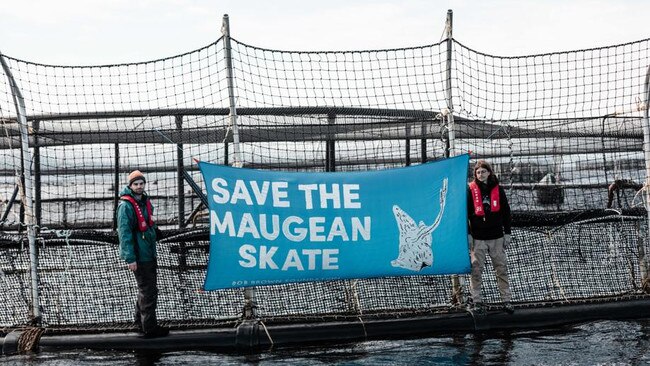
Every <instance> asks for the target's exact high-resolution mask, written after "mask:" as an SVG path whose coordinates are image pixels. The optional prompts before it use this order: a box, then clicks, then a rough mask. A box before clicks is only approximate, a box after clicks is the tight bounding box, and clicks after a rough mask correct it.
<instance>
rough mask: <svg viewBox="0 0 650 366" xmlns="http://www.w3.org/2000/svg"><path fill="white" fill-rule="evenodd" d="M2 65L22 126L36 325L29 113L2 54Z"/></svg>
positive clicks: (38, 312) (37, 307) (37, 300)
mask: <svg viewBox="0 0 650 366" xmlns="http://www.w3.org/2000/svg"><path fill="white" fill-rule="evenodd" d="M0 63H2V68H3V69H4V71H5V74H6V75H7V78H8V79H9V85H10V87H11V94H12V97H13V99H14V106H15V108H16V117H17V121H18V124H19V125H20V142H21V151H22V157H23V161H22V162H23V165H24V170H23V172H22V176H23V177H24V181H25V183H24V189H23V201H24V206H25V225H26V226H27V239H28V241H29V262H30V275H31V286H32V317H33V319H32V321H33V322H34V323H35V324H40V322H41V306H40V296H39V291H38V255H37V253H36V250H37V248H36V228H35V220H34V200H33V187H32V179H33V178H32V153H31V151H30V150H29V132H28V129H27V113H26V110H25V100H24V99H23V95H22V93H21V92H20V89H19V88H18V85H17V84H16V81H15V80H14V77H13V75H12V74H11V70H10V69H9V66H8V65H7V62H6V61H5V58H4V56H3V55H2V54H1V53H0Z"/></svg>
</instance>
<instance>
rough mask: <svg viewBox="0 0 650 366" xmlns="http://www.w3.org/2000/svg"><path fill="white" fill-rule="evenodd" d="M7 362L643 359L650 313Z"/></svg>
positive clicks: (647, 354) (5, 360) (649, 346)
mask: <svg viewBox="0 0 650 366" xmlns="http://www.w3.org/2000/svg"><path fill="white" fill-rule="evenodd" d="M0 363H2V364H8V365H12V364H13V365H23V364H28V365H62V366H63V365H66V366H67V365H169V366H171V365H188V364H191V365H647V364H650V319H639V320H627V321H609V320H608V321H597V322H590V323H585V324H579V325H572V326H566V327H562V328H553V329H541V330H528V331H515V332H498V333H473V334H450V335H445V336H439V337H431V338H411V339H401V340H374V341H367V342H358V343H348V344H334V345H332V344H329V345H306V346H295V347H277V348H274V349H266V350H261V351H260V352H253V353H245V354H244V353H220V352H211V351H209V350H188V351H173V352H164V351H146V352H133V351H132V352H122V351H91V350H66V351H59V352H52V351H48V352H41V353H34V354H28V355H15V356H2V357H1V358H0Z"/></svg>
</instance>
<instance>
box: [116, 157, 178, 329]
mask: <svg viewBox="0 0 650 366" xmlns="http://www.w3.org/2000/svg"><path fill="white" fill-rule="evenodd" d="M128 180H129V184H128V186H126V187H125V188H124V189H123V190H122V192H120V203H119V205H118V206H117V233H118V237H119V240H120V258H122V259H123V260H124V261H126V263H127V266H128V268H129V270H131V271H132V272H133V274H134V275H135V281H136V282H137V284H138V296H137V300H136V303H135V324H136V325H137V326H138V329H139V330H140V332H141V333H142V334H143V337H144V338H155V337H164V336H166V335H167V334H169V329H168V328H166V327H162V326H160V325H158V321H157V319H156V307H157V304H158V283H157V282H158V280H157V267H158V265H157V262H156V239H157V236H159V234H158V233H159V231H158V229H157V227H156V224H154V221H153V206H152V205H151V201H150V200H149V196H147V194H146V193H145V191H144V186H145V184H146V180H145V178H144V175H143V174H142V173H141V172H140V171H139V170H135V171H133V172H131V173H130V174H129V177H128Z"/></svg>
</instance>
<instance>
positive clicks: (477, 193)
mask: <svg viewBox="0 0 650 366" xmlns="http://www.w3.org/2000/svg"><path fill="white" fill-rule="evenodd" d="M469 190H470V191H471V192H472V201H474V214H475V215H476V216H485V210H483V197H482V196H481V189H480V188H479V187H478V184H476V182H472V183H470V184H469ZM500 208H501V200H500V198H499V185H498V184H497V185H496V186H494V188H492V191H490V209H491V210H492V212H499V209H500Z"/></svg>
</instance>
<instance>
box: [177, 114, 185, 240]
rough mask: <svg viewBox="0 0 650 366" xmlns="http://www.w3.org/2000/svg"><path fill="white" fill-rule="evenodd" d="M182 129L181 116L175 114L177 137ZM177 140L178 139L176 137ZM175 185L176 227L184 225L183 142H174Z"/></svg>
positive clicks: (180, 227)
mask: <svg viewBox="0 0 650 366" xmlns="http://www.w3.org/2000/svg"><path fill="white" fill-rule="evenodd" d="M182 129H183V116H176V130H177V131H178V134H179V137H180V134H181V132H182V131H181V130H182ZM177 141H178V139H177ZM176 147H177V149H176V186H177V194H178V228H179V229H182V228H183V227H185V189H184V188H185V184H184V179H183V169H185V166H184V164H183V144H176Z"/></svg>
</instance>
